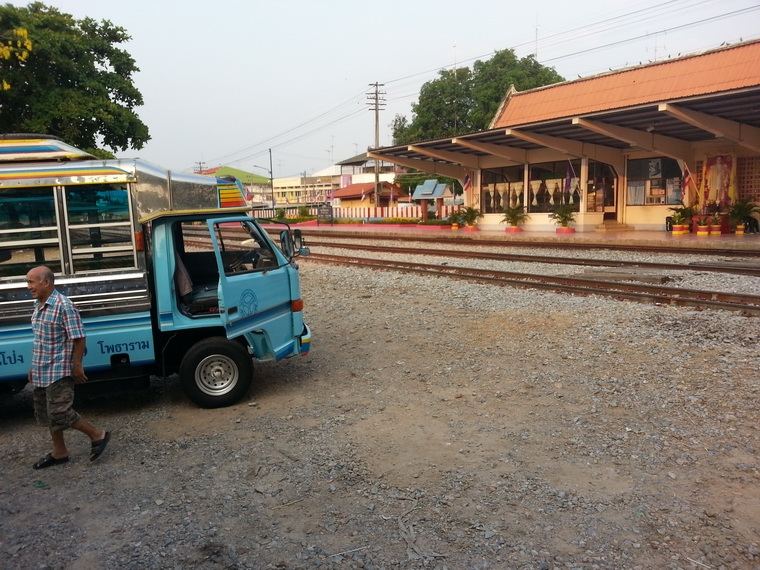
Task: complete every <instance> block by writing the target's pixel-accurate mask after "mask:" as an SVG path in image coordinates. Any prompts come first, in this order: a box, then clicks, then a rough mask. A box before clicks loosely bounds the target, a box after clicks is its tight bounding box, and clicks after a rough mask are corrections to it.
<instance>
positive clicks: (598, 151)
mask: <svg viewBox="0 0 760 570" xmlns="http://www.w3.org/2000/svg"><path fill="white" fill-rule="evenodd" d="M714 140H719V141H723V142H725V143H727V144H732V145H736V146H739V147H741V148H744V149H746V150H748V151H750V152H754V153H760V86H756V87H753V88H746V89H740V90H736V91H731V92H723V93H717V94H716V93H713V94H710V95H704V96H698V97H689V98H685V99H678V100H668V101H656V102H651V103H647V104H644V105H639V106H635V107H630V108H626V109H616V110H614V111H604V112H597V113H590V114H584V115H578V116H572V117H561V118H557V119H552V120H548V121H541V122H536V123H527V124H520V125H513V126H511V127H509V128H495V129H489V130H487V131H481V132H477V133H470V134H465V135H461V136H458V137H455V138H445V139H437V140H431V141H421V142H416V143H414V144H411V145H398V146H391V147H383V148H378V149H375V150H372V151H370V152H369V153H368V155H369V156H370V157H372V158H376V159H380V160H385V161H387V162H392V163H395V164H398V165H400V166H405V167H408V168H414V169H416V170H421V171H423V172H431V173H436V174H443V175H446V176H452V177H454V178H459V179H462V178H464V176H465V175H466V173H467V172H468V171H471V170H474V169H488V168H496V167H502V166H509V165H517V164H524V163H526V162H527V163H536V162H544V161H547V160H551V158H549V157H550V156H551V155H553V156H556V154H557V153H558V152H559V153H561V154H563V155H566V156H568V157H572V158H579V157H587V158H591V159H594V160H599V161H601V162H605V163H607V164H611V165H613V166H615V167H616V168H619V169H621V170H622V165H623V161H624V159H625V155H626V154H629V153H631V152H635V151H647V152H652V153H657V154H661V155H663V156H669V157H671V158H675V159H677V160H682V161H684V162H685V163H686V164H688V165H689V166H691V167H692V168H693V167H694V160H695V156H694V143H700V142H705V141H714ZM547 151H551V155H550V154H548V153H547Z"/></svg>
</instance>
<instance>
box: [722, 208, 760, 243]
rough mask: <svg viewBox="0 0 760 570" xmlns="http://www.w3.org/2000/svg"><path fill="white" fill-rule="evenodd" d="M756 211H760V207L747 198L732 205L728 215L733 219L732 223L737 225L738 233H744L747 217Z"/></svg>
mask: <svg viewBox="0 0 760 570" xmlns="http://www.w3.org/2000/svg"><path fill="white" fill-rule="evenodd" d="M756 212H760V207H759V206H757V205H755V204H754V203H752V202H750V201H749V200H746V199H742V200H737V201H736V202H734V203H733V204H732V205H731V207H730V208H729V210H728V217H729V218H730V219H731V223H732V224H733V225H734V226H736V235H738V236H743V235H744V230H745V224H746V223H747V219H748V218H751V217H752V214H754V213H756Z"/></svg>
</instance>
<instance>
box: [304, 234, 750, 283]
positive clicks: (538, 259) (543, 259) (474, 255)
mask: <svg viewBox="0 0 760 570" xmlns="http://www.w3.org/2000/svg"><path fill="white" fill-rule="evenodd" d="M308 245H309V246H310V247H328V248H340V249H350V250H361V251H374V252H383V253H398V254H406V255H433V256H439V257H458V258H464V259H489V260H495V261H522V262H530V263H551V264H555V265H580V266H594V267H629V268H641V269H668V270H672V271H707V272H715V273H732V274H736V275H751V276H755V277H760V267H758V266H752V267H749V266H746V265H745V266H734V267H732V266H730V265H729V266H725V265H718V264H711V263H690V264H687V265H685V264H677V263H657V262H651V261H622V260H610V259H586V258H574V257H550V256H543V255H526V254H519V253H493V252H490V253H487V252H482V251H461V250H444V249H420V248H414V247H393V246H379V245H364V244H355V243H345V242H309V244H308Z"/></svg>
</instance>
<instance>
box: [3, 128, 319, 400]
mask: <svg viewBox="0 0 760 570" xmlns="http://www.w3.org/2000/svg"><path fill="white" fill-rule="evenodd" d="M243 204H244V201H243V198H242V187H241V185H239V184H237V183H235V182H231V181H229V180H217V179H214V178H210V177H203V176H197V175H187V174H176V173H171V172H169V171H163V170H161V169H160V168H158V167H155V166H153V165H148V164H146V163H142V162H141V161H138V160H133V161H123V160H119V161H102V160H96V159H94V158H93V157H89V155H86V153H83V152H82V151H79V150H78V149H75V148H74V147H70V146H68V145H66V144H65V143H63V142H62V141H58V140H57V139H53V138H50V137H40V136H26V137H23V138H19V137H17V136H0V390H3V389H4V391H6V392H13V391H17V390H19V389H21V388H23V386H24V385H25V383H26V374H27V371H28V367H29V363H30V360H31V352H32V331H31V324H30V316H31V312H32V309H33V302H32V299H31V297H30V295H29V294H28V292H27V291H26V286H25V275H26V273H27V272H28V271H29V269H31V268H32V267H34V266H36V265H43V264H44V265H47V266H49V267H50V268H51V269H52V270H53V272H54V273H55V276H56V288H57V289H59V290H60V291H61V292H63V293H64V294H66V295H67V296H69V298H71V300H72V301H73V302H74V303H75V305H76V306H77V307H78V309H79V311H80V313H81V315H82V320H83V323H84V326H85V333H86V335H87V350H86V353H85V357H84V365H85V371H86V373H87V375H88V377H89V378H90V380H91V381H97V380H121V379H127V378H133V377H145V376H148V375H151V374H156V375H164V376H165V375H169V374H172V373H179V376H180V381H181V383H182V386H183V388H184V390H185V391H186V393H187V394H188V396H189V397H190V398H191V399H192V400H193V401H194V402H195V403H197V404H198V405H200V406H204V407H217V406H225V405H229V404H231V403H234V402H236V401H238V400H239V399H240V398H241V397H242V396H243V395H244V394H245V393H246V392H247V390H248V388H249V386H250V384H251V381H252V375H253V363H254V362H255V361H278V360H282V359H284V358H290V357H293V356H296V355H302V354H306V353H308V351H309V347H310V342H311V333H310V330H309V328H308V327H307V326H306V324H305V323H304V320H303V312H302V309H303V301H302V299H301V294H300V284H299V274H298V266H297V264H296V258H297V257H298V255H303V254H306V253H308V249H307V248H306V247H304V245H303V241H302V238H301V236H300V232H298V231H297V230H296V231H295V232H293V231H291V230H290V228H289V227H288V226H287V225H283V226H282V228H281V231H280V233H279V236H278V240H277V242H275V240H273V239H272V237H271V236H270V235H269V234H268V233H267V231H265V230H264V228H263V227H262V226H261V225H260V224H259V223H258V222H257V221H256V220H255V219H253V218H252V217H251V216H250V212H248V211H246V210H245V208H243V207H242V205H243Z"/></svg>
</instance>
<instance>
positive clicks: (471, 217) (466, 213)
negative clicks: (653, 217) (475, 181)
mask: <svg viewBox="0 0 760 570" xmlns="http://www.w3.org/2000/svg"><path fill="white" fill-rule="evenodd" d="M459 215H460V216H461V219H462V221H464V223H465V228H464V229H465V230H467V231H470V232H472V231H475V230H476V229H477V223H478V218H481V217H483V214H481V213H480V210H478V209H477V208H473V207H471V206H467V207H466V208H463V209H462V210H459Z"/></svg>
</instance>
